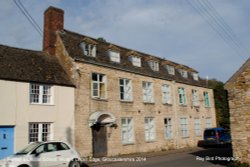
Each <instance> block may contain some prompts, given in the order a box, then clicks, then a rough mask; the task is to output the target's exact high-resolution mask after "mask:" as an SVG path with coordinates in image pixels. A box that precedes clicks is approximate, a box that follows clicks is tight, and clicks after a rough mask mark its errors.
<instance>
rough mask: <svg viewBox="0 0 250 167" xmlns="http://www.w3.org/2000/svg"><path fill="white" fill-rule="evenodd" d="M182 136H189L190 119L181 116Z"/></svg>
mask: <svg viewBox="0 0 250 167" xmlns="http://www.w3.org/2000/svg"><path fill="white" fill-rule="evenodd" d="M180 125H181V137H188V135H189V134H188V120H187V118H180Z"/></svg>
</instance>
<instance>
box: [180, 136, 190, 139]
mask: <svg viewBox="0 0 250 167" xmlns="http://www.w3.org/2000/svg"><path fill="white" fill-rule="evenodd" d="M181 138H182V139H188V138H189V136H185V137H181Z"/></svg>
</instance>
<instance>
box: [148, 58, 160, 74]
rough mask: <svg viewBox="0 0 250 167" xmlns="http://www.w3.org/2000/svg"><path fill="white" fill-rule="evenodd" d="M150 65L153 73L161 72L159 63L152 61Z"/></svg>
mask: <svg viewBox="0 0 250 167" xmlns="http://www.w3.org/2000/svg"><path fill="white" fill-rule="evenodd" d="M148 64H149V66H150V68H151V69H152V70H153V71H159V62H157V61H154V60H150V61H149V62H148Z"/></svg>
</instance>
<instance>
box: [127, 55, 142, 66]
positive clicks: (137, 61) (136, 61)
mask: <svg viewBox="0 0 250 167" xmlns="http://www.w3.org/2000/svg"><path fill="white" fill-rule="evenodd" d="M129 60H130V61H131V62H132V64H133V66H136V67H141V58H140V57H137V56H130V57H129Z"/></svg>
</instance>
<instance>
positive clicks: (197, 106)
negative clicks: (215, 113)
mask: <svg viewBox="0 0 250 167" xmlns="http://www.w3.org/2000/svg"><path fill="white" fill-rule="evenodd" d="M192 108H200V106H194V105H193V106H192Z"/></svg>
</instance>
